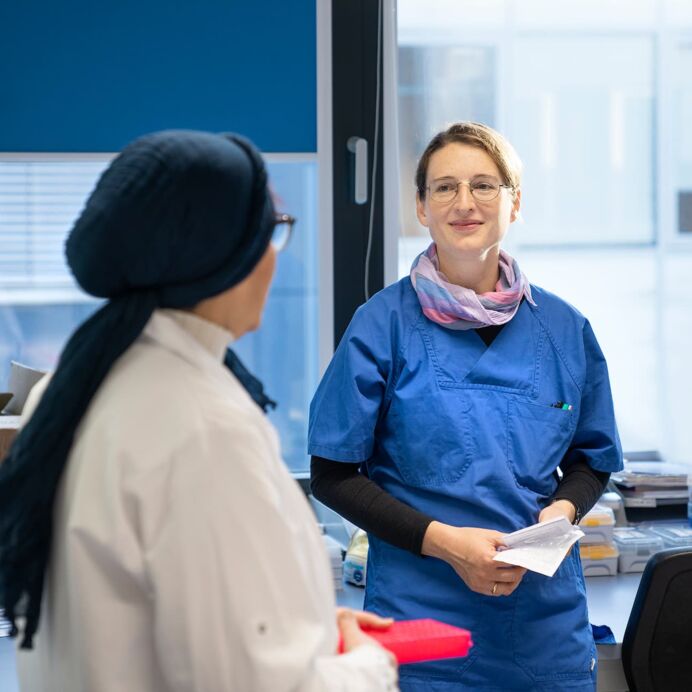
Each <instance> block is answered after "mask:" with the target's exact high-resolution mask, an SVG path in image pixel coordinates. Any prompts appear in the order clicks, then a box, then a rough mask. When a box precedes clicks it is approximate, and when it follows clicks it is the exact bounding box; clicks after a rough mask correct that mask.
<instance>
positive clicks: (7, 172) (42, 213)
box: [0, 154, 110, 305]
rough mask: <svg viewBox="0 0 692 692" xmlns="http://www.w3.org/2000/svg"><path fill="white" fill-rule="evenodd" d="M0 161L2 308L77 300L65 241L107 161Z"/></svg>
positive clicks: (66, 157)
mask: <svg viewBox="0 0 692 692" xmlns="http://www.w3.org/2000/svg"><path fill="white" fill-rule="evenodd" d="M39 157H40V155H33V156H25V157H22V158H19V157H17V158H9V159H8V158H2V159H0V304H5V305H6V304H22V303H24V304H26V303H29V304H31V303H55V302H61V301H65V300H70V301H74V300H80V299H81V297H82V294H81V292H80V291H79V289H78V288H77V287H76V286H75V283H74V281H73V279H72V277H71V275H70V272H69V269H68V268H67V265H66V263H65V254H64V245H65V238H66V237H67V234H68V232H69V230H70V228H71V227H72V224H73V223H74V221H75V219H76V218H77V216H78V214H79V212H80V211H81V209H82V207H83V205H84V201H85V200H86V198H87V196H88V195H89V193H90V192H91V190H92V189H93V187H94V185H95V183H96V181H97V179H98V177H99V175H100V174H101V172H102V171H103V169H104V168H105V167H106V165H107V163H108V161H109V160H110V156H108V155H105V154H104V155H101V156H98V157H89V158H87V159H79V158H74V155H64V156H60V157H55V156H52V157H46V158H39Z"/></svg>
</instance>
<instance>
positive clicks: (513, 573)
mask: <svg viewBox="0 0 692 692" xmlns="http://www.w3.org/2000/svg"><path fill="white" fill-rule="evenodd" d="M523 576H524V575H523V574H522V573H520V572H518V571H517V570H509V569H499V570H497V571H496V572H495V574H494V575H493V579H494V580H495V581H499V582H515V581H518V580H520V579H521V578H522V577H523Z"/></svg>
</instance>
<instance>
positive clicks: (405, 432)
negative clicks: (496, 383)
mask: <svg viewBox="0 0 692 692" xmlns="http://www.w3.org/2000/svg"><path fill="white" fill-rule="evenodd" d="M471 407H472V405H471V401H470V399H469V397H468V396H464V395H463V394H461V393H460V392H459V391H458V390H457V391H446V392H444V393H443V395H442V396H434V397H432V396H428V397H426V396H420V397H416V398H413V399H411V400H409V401H408V402H401V401H399V402H397V403H395V404H393V406H392V407H391V409H390V412H389V416H388V418H389V425H390V426H391V429H392V433H393V437H394V448H395V450H396V459H397V467H398V469H399V473H400V474H401V477H402V478H403V480H404V481H405V482H406V483H407V484H409V485H412V486H416V487H427V488H432V487H439V486H442V485H447V484H449V483H455V482H456V481H458V480H459V479H460V478H461V477H462V476H463V475H464V474H465V473H466V470H467V469H468V467H469V466H470V464H471V463H472V461H473V460H474V458H476V457H477V451H478V450H477V439H476V435H477V433H476V435H474V433H473V430H472V425H471V420H470V418H471Z"/></svg>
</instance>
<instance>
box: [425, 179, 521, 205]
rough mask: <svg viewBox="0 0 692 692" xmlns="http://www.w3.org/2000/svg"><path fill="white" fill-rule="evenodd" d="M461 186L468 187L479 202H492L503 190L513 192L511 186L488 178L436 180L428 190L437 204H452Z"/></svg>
mask: <svg viewBox="0 0 692 692" xmlns="http://www.w3.org/2000/svg"><path fill="white" fill-rule="evenodd" d="M461 185H468V186H469V191H470V192H471V194H472V195H473V198H474V199H475V200H476V201H478V202H492V201H493V200H494V199H496V198H497V196H498V195H499V194H500V189H501V188H503V187H504V188H507V189H508V190H513V189H514V188H513V187H512V186H511V185H503V184H502V183H499V182H497V180H493V179H490V180H489V179H487V178H479V179H477V178H474V179H473V180H457V179H456V178H440V179H439V180H434V181H433V182H432V183H431V184H430V185H428V187H426V188H425V189H426V190H429V191H430V197H431V199H433V200H434V201H435V202H442V203H445V202H451V201H452V200H453V199H455V198H456V196H457V195H458V194H459V188H460V187H461Z"/></svg>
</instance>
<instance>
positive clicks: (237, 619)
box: [0, 132, 396, 692]
mask: <svg viewBox="0 0 692 692" xmlns="http://www.w3.org/2000/svg"><path fill="white" fill-rule="evenodd" d="M291 223H292V219H291V218H290V217H287V216H285V215H284V216H276V214H275V212H274V208H273V205H272V201H271V197H270V195H269V193H268V190H267V181H266V173H265V169H264V165H263V163H262V160H261V158H260V157H259V155H258V154H257V152H256V150H255V149H254V147H253V146H252V145H251V144H250V143H249V142H248V141H247V140H244V139H243V138H240V137H237V136H220V135H211V134H206V133H199V132H163V133H157V134H154V135H149V136H147V137H144V138H141V139H139V140H137V141H135V142H134V143H132V144H130V145H129V146H128V147H127V148H126V149H125V150H124V151H123V152H122V153H121V154H120V155H119V157H118V158H116V159H115V160H114V161H113V163H112V164H111V165H110V167H109V169H108V170H107V171H106V172H105V174H104V175H103V176H102V178H101V180H100V181H99V183H98V185H97V187H96V189H95V190H94V192H93V193H92V195H91V197H90V198H89V200H88V202H87V204H86V207H85V209H84V210H83V212H82V214H81V216H80V218H79V219H78V220H77V222H76V224H75V226H74V228H73V230H72V232H71V234H70V237H69V239H68V243H67V257H68V262H69V264H70V266H71V268H72V270H73V272H74V274H75V277H76V279H77V281H78V282H79V283H80V285H81V286H82V287H83V288H84V290H86V291H87V292H88V293H91V294H92V295H96V296H100V297H105V298H108V302H106V304H105V306H104V307H103V308H102V309H101V310H100V311H99V312H97V313H96V314H95V315H94V316H93V317H92V318H91V319H90V320H88V321H87V322H86V323H85V324H84V325H82V327H80V329H79V330H78V331H77V332H75V334H74V335H73V337H72V338H71V340H70V341H69V343H68V345H67V346H66V348H65V350H64V352H63V354H62V356H61V359H60V362H59V364H58V367H57V369H56V372H55V373H54V375H53V376H52V378H50V380H49V379H48V378H46V380H44V381H43V382H41V383H40V384H39V385H38V386H37V388H36V389H35V390H34V392H32V395H31V397H30V400H29V401H28V403H27V407H26V411H27V416H28V422H27V423H26V424H25V426H24V429H23V431H22V433H21V434H20V435H19V437H18V439H17V442H16V444H15V445H14V447H13V449H12V451H11V454H10V456H9V457H8V459H7V460H6V462H5V463H4V464H3V466H2V467H0V592H1V593H0V598H1V599H2V605H3V606H4V608H5V611H6V614H7V615H8V616H9V617H10V620H11V621H12V623H13V624H15V623H17V624H22V622H23V628H24V629H23V633H22V634H23V640H22V649H20V652H19V656H18V669H19V675H20V683H21V688H22V690H51V692H107V691H109V690H118V691H121V690H128V692H139V691H141V692H145V691H146V692H157V691H159V690H160V691H164V690H176V691H177V690H180V691H183V690H186V691H187V690H199V691H209V692H212V691H213V692H217V691H221V690H238V691H239V692H251V691H253V690H271V691H272V692H280V691H281V690H305V691H308V690H309V691H311V692H312V691H317V690H330V691H332V690H349V691H350V690H387V689H395V688H396V671H395V667H394V665H393V663H392V659H391V657H390V656H389V655H388V654H387V653H386V652H385V651H384V650H383V649H382V648H380V647H379V645H377V644H376V643H375V642H374V640H372V639H371V638H369V637H367V636H366V635H364V634H363V633H362V632H361V631H360V629H359V627H358V621H361V622H362V621H366V622H368V623H370V624H374V625H375V626H386V625H387V622H386V621H385V620H383V619H381V618H377V616H374V615H367V614H357V613H353V612H351V611H342V612H341V613H340V614H339V616H338V626H337V616H336V614H335V604H334V597H333V592H332V585H331V576H330V571H329V565H328V561H327V558H326V555H325V552H324V548H323V545H322V539H321V537H320V535H319V532H318V530H317V528H316V526H315V523H314V519H313V517H312V516H311V512H310V509H309V507H308V505H307V503H306V501H305V498H304V497H303V496H302V493H301V492H300V490H299V488H298V486H297V485H296V483H295V482H294V481H293V480H292V478H291V476H290V474H289V473H288V471H287V470H286V468H285V466H284V465H283V463H282V461H281V457H280V449H279V443H278V439H277V436H276V433H275V430H274V428H273V427H272V425H271V424H270V423H269V422H268V420H267V419H266V417H265V415H264V411H263V409H265V410H266V408H267V406H269V405H272V404H273V402H271V400H270V399H269V398H268V397H267V396H266V395H265V394H264V392H263V390H262V386H261V384H260V383H259V381H258V380H256V379H255V378H254V377H252V375H250V374H249V373H248V372H247V370H245V368H244V367H243V366H242V365H241V364H240V363H239V361H238V359H237V357H235V355H234V354H233V352H232V351H230V350H227V347H228V344H229V343H230V342H231V341H233V340H234V339H236V338H238V337H240V336H242V335H243V334H244V333H246V332H248V331H250V330H253V329H256V328H257V326H258V325H259V322H260V318H261V314H262V310H263V307H264V302H265V298H266V295H267V291H268V288H269V284H270V282H271V278H272V275H273V272H274V265H275V261H276V254H275V253H276V248H275V247H274V245H273V244H272V237H273V236H274V240H277V235H281V234H277V229H279V228H280V227H281V226H282V225H283V226H286V225H288V226H289V230H290V224H291ZM285 236H286V234H285V231H284V233H283V237H284V238H285ZM22 601H23V602H24V604H25V614H26V617H25V618H24V620H23V621H22V619H21V618H20V617H19V612H18V609H17V606H18V604H20V603H21V602H22ZM41 606H42V607H41ZM20 608H21V606H20ZM18 633H19V631H18V627H17V626H16V625H15V627H14V634H18ZM339 633H340V634H341V636H342V638H343V640H344V642H345V644H346V647H345V648H346V650H347V651H348V653H346V654H344V655H342V656H337V655H335V652H336V648H337V640H338V637H339ZM32 646H33V649H32Z"/></svg>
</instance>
